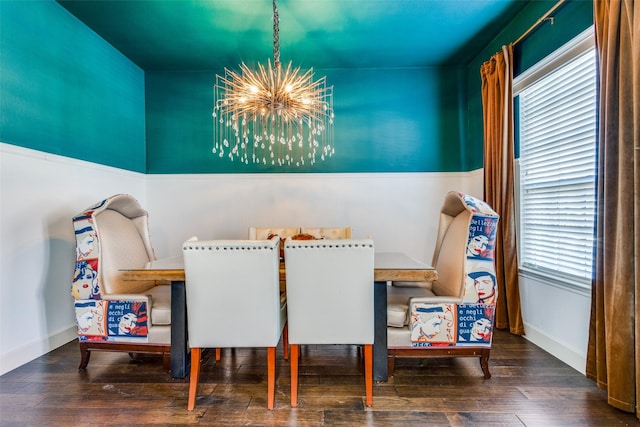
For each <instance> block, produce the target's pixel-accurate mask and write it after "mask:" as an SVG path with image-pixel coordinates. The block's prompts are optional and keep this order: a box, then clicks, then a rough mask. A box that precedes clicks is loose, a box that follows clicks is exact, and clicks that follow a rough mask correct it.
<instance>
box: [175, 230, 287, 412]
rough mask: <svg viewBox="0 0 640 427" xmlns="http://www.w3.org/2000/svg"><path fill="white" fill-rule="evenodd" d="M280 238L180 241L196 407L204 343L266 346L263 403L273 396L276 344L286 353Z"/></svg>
mask: <svg viewBox="0 0 640 427" xmlns="http://www.w3.org/2000/svg"><path fill="white" fill-rule="evenodd" d="M279 244H280V239H278V238H274V239H271V240H213V241H187V242H185V243H184V244H183V247H182V250H183V256H184V271H185V283H186V298H187V330H188V336H189V347H190V348H191V377H190V381H189V400H188V406H187V408H188V409H189V410H192V409H194V407H195V401H196V395H197V389H198V382H199V375H200V358H201V353H202V349H203V348H246V347H265V348H267V390H268V392H267V408H268V409H273V406H274V402H275V374H276V362H275V359H276V346H277V345H278V342H279V341H280V337H281V336H283V347H284V349H285V352H284V353H285V358H286V355H287V348H288V346H287V334H286V320H287V312H286V298H284V297H282V298H281V295H280V289H279V287H280V284H279V274H280V273H279V270H280V257H279Z"/></svg>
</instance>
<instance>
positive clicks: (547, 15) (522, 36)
mask: <svg viewBox="0 0 640 427" xmlns="http://www.w3.org/2000/svg"><path fill="white" fill-rule="evenodd" d="M564 2H565V0H560V1H559V2H558V3H556V4H555V5H553V7H552V8H551V9H549V10H548V11H547V13H545V14H544V15H542V16H541V17H540V19H538V20H537V21H536V22H535V24H533V25H532V26H531V27H529V29H528V30H527V31H525V32H524V33H522V35H521V36H520V37H518V38H517V39H516V41H514V42H513V43H512V45H513V46H515V45H517V44H518V43H519V42H521V41H522V39H524V38H525V37H527V36H528V35H529V33H530V32H531V31H533V30H535V28H536V27H537V26H538V25H540V24H541V23H542V22H544V21H546V20H547V19H550V20H551V24H553V17H551V18H549V15H551V14H552V13H553V12H555V10H556V9H557V8H559V7H560V5H562V3H564Z"/></svg>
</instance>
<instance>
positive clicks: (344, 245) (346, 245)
mask: <svg viewBox="0 0 640 427" xmlns="http://www.w3.org/2000/svg"><path fill="white" fill-rule="evenodd" d="M287 247H288V248H290V249H307V248H309V249H314V248H353V247H355V248H358V247H362V248H367V247H369V248H372V247H373V245H372V244H370V243H369V244H366V243H342V244H338V243H326V244H323V245H309V244H301V245H299V244H298V245H292V246H287Z"/></svg>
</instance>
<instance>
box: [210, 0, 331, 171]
mask: <svg viewBox="0 0 640 427" xmlns="http://www.w3.org/2000/svg"><path fill="white" fill-rule="evenodd" d="M278 27H279V17H278V9H277V6H276V1H275V0H273V56H274V59H273V65H272V64H271V60H268V61H267V65H266V66H264V65H262V64H258V69H257V70H251V69H250V68H249V67H247V65H246V64H245V63H244V62H243V63H242V64H241V65H240V71H239V72H235V71H232V70H229V69H227V68H225V70H224V71H225V73H224V76H220V75H217V76H216V84H215V86H214V108H213V139H214V144H213V150H212V152H213V153H214V154H216V155H218V156H219V157H227V158H229V159H230V160H231V161H233V160H236V159H237V160H239V161H240V162H242V163H245V164H249V163H255V164H262V165H271V166H292V165H293V166H302V165H305V164H307V163H308V164H311V165H313V164H314V163H315V162H316V159H318V158H319V159H320V160H325V159H326V158H328V157H331V156H333V154H334V152H335V149H334V147H333V86H327V85H326V77H322V78H320V79H319V80H315V81H314V73H313V68H311V69H309V70H307V71H306V72H302V71H301V70H300V67H296V68H294V67H293V66H292V63H291V62H289V64H288V65H287V67H286V68H284V69H283V67H282V66H281V63H280V43H279V28H278Z"/></svg>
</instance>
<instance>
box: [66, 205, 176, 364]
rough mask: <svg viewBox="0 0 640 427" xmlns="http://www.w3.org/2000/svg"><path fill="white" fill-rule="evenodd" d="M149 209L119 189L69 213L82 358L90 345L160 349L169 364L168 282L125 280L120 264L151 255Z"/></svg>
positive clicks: (85, 361) (132, 350)
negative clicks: (116, 192)
mask: <svg viewBox="0 0 640 427" xmlns="http://www.w3.org/2000/svg"><path fill="white" fill-rule="evenodd" d="M147 218H148V214H147V212H146V211H145V210H144V209H142V207H141V206H140V204H139V203H138V201H137V200H136V199H135V198H133V197H132V196H130V195H127V194H118V195H115V196H112V197H109V198H107V199H105V200H102V201H101V202H99V203H97V204H95V205H93V206H91V207H89V208H87V209H85V210H84V211H83V212H81V213H80V214H78V215H76V216H75V217H74V218H73V227H74V231H75V238H76V267H75V273H74V275H73V284H72V288H71V294H72V295H73V297H74V300H75V302H74V306H75V314H76V321H77V326H78V337H79V343H80V353H81V357H82V359H81V362H80V366H79V369H85V368H86V367H87V365H88V363H89V358H90V355H91V351H97V350H102V351H123V352H127V353H130V354H132V353H160V354H162V355H163V357H164V365H165V368H166V369H167V370H168V369H169V356H170V353H171V286H169V285H168V284H162V283H156V282H155V281H124V280H122V279H121V278H120V275H121V271H120V270H121V269H125V268H140V267H143V266H144V265H145V264H146V263H147V262H149V261H153V260H155V259H156V257H155V254H154V251H153V248H152V246H151V241H150V238H149V230H148V222H147Z"/></svg>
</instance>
